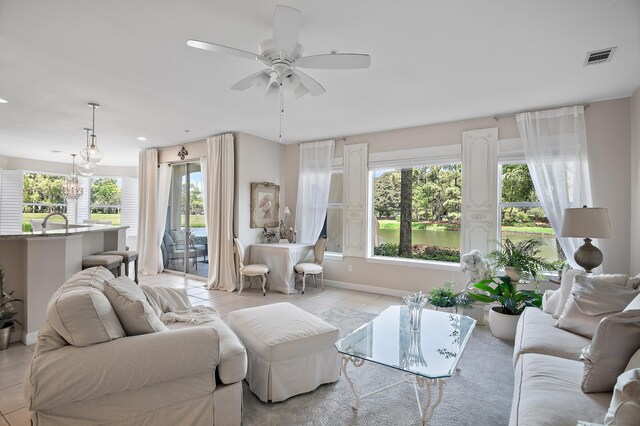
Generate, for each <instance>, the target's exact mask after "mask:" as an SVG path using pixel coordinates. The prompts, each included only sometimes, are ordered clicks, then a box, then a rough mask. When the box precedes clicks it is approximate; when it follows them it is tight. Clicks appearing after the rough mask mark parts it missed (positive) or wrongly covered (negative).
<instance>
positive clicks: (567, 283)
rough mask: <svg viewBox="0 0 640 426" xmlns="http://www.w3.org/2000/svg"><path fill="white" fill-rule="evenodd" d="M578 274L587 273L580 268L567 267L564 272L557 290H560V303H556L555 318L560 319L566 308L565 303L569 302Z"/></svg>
mask: <svg viewBox="0 0 640 426" xmlns="http://www.w3.org/2000/svg"><path fill="white" fill-rule="evenodd" d="M578 275H586V272H584V271H581V270H579V269H567V270H566V271H564V272H563V273H562V279H561V280H560V288H559V289H558V290H557V291H558V292H559V295H558V297H559V298H558V303H557V305H556V310H555V311H554V313H553V317H554V318H555V319H558V318H559V317H560V315H561V314H562V311H563V310H564V305H565V304H566V303H567V299H568V298H569V294H571V288H572V287H573V281H574V279H575V277H577V276H578Z"/></svg>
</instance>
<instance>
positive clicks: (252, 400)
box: [242, 308, 513, 426]
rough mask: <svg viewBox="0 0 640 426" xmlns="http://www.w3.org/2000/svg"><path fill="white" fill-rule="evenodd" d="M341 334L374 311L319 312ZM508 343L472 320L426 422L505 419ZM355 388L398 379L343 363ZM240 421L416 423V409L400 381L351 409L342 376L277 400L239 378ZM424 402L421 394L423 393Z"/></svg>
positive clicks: (509, 387)
mask: <svg viewBox="0 0 640 426" xmlns="http://www.w3.org/2000/svg"><path fill="white" fill-rule="evenodd" d="M318 316H319V317H321V318H322V319H323V320H325V321H327V322H328V323H330V324H333V325H334V326H335V327H337V328H338V329H339V330H340V337H344V336H346V335H347V334H349V333H350V332H351V331H353V330H355V329H356V328H358V327H360V326H361V325H362V324H364V323H366V322H367V321H369V320H371V319H372V318H373V317H375V315H373V314H368V313H364V312H358V311H353V310H350V309H342V308H331V309H329V310H327V311H325V312H323V313H322V314H320V315H318ZM512 353H513V344H512V343H511V342H505V341H502V340H499V339H496V338H495V337H493V336H492V335H491V332H490V331H489V328H488V327H484V326H476V328H475V329H474V331H473V335H472V336H471V338H470V339H469V342H468V344H467V347H466V349H465V351H464V353H463V355H462V358H461V359H460V362H459V364H458V367H459V368H460V372H459V373H456V374H455V375H454V376H453V377H452V378H450V379H448V380H447V383H446V384H445V386H444V395H443V399H442V402H441V404H440V405H439V406H438V408H437V409H436V412H435V414H434V416H433V418H432V419H431V421H430V422H429V424H430V425H455V426H459V425H475V426H482V425H492V426H493V425H506V424H508V423H509V411H510V407H511V396H512V392H513V368H512ZM347 368H348V372H349V377H351V378H352V379H353V380H354V382H355V383H356V386H357V389H358V390H359V392H360V393H367V392H370V391H373V390H375V389H378V388H380V387H383V386H386V385H388V384H391V383H395V382H397V381H400V380H401V379H402V373H401V372H400V371H397V370H393V369H391V368H386V367H382V366H378V365H376V364H373V363H365V365H364V366H362V367H360V368H355V367H353V366H352V365H351V364H350V365H349V366H348V367H347ZM243 386H244V388H243V391H244V405H243V410H242V424H243V425H245V426H247V425H252V426H253V425H255V426H258V425H259V426H267V425H268V426H270V425H273V426H276V425H278V426H280V425H376V426H377V425H417V424H419V421H420V415H419V413H418V408H417V404H416V397H415V393H414V389H413V386H412V385H410V384H402V385H399V386H396V387H394V388H391V389H388V390H386V391H383V392H381V393H379V394H376V395H373V396H371V397H367V398H365V399H363V400H362V401H361V403H360V410H358V411H355V410H353V409H352V406H353V403H354V396H353V393H352V392H351V389H350V388H349V385H348V383H347V380H346V379H345V378H344V377H340V380H339V381H338V382H337V383H333V384H328V385H323V386H320V387H319V388H318V389H316V390H315V391H314V392H310V393H307V394H304V395H298V396H295V397H292V398H289V399H288V400H286V401H283V402H278V403H275V404H273V403H264V402H262V401H260V400H259V399H258V398H257V397H256V396H255V395H253V394H252V393H251V391H250V390H249V387H248V386H247V384H246V382H244V383H243ZM421 397H422V395H421ZM423 402H424V399H423Z"/></svg>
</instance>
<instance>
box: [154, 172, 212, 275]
mask: <svg viewBox="0 0 640 426" xmlns="http://www.w3.org/2000/svg"><path fill="white" fill-rule="evenodd" d="M207 249H208V247H207V228H206V223H205V217H204V189H203V185H202V172H201V170H200V163H199V162H193V163H181V164H174V165H173V166H172V167H171V189H170V193H169V207H168V211H167V223H166V226H165V233H164V238H163V250H162V251H163V256H164V265H165V269H168V270H172V271H176V272H183V273H185V274H191V275H198V276H201V277H206V276H207V275H208V272H209V263H208V260H207Z"/></svg>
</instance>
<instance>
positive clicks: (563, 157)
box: [516, 106, 591, 268]
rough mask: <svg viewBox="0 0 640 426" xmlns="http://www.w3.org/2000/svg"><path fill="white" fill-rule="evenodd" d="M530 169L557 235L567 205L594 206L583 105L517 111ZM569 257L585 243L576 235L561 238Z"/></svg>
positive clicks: (570, 260) (543, 206) (571, 261)
mask: <svg viewBox="0 0 640 426" xmlns="http://www.w3.org/2000/svg"><path fill="white" fill-rule="evenodd" d="M516 121H517V122H518V129H519V130H520V137H521V139H522V146H523V148H524V153H525V157H526V159H527V165H528V167H529V173H530V174H531V179H532V180H533V185H534V186H535V189H536V194H537V195H538V198H539V199H540V203H541V204H542V208H543V209H544V212H545V214H546V215H547V217H548V218H549V222H550V223H551V226H552V227H553V231H554V232H555V233H556V235H559V234H560V231H561V229H560V228H561V226H562V215H563V213H564V209H566V208H568V207H581V206H582V205H588V206H591V184H590V180H589V162H588V157H587V134H586V128H585V123H584V107H582V106H574V107H567V108H560V109H554V110H548V111H537V112H526V113H522V114H518V115H516ZM558 240H559V242H560V246H561V247H562V250H563V251H564V254H565V256H566V257H567V261H568V262H569V263H570V264H571V266H572V267H574V268H579V266H578V265H577V264H576V263H575V261H574V260H573V253H574V252H575V251H576V249H577V248H578V247H579V246H580V245H581V244H582V240H580V239H577V238H560V237H558Z"/></svg>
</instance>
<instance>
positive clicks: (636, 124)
mask: <svg viewBox="0 0 640 426" xmlns="http://www.w3.org/2000/svg"><path fill="white" fill-rule="evenodd" d="M629 115H630V119H631V135H630V136H631V161H630V162H629V166H630V168H631V206H630V213H631V232H629V234H630V235H629V238H630V241H631V250H630V254H631V255H630V263H631V273H632V274H638V273H640V88H638V90H636V92H635V93H634V94H633V96H631V100H630V114H629Z"/></svg>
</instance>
